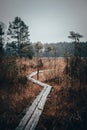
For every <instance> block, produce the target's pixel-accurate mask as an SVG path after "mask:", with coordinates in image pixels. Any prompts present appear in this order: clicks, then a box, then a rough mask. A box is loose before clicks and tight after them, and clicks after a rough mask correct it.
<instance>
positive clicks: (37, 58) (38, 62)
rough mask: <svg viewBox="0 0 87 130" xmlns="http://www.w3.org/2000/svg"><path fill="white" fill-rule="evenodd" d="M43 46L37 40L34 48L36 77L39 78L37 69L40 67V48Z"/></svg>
mask: <svg viewBox="0 0 87 130" xmlns="http://www.w3.org/2000/svg"><path fill="white" fill-rule="evenodd" d="M42 48H43V46H42V43H41V42H39V41H38V42H37V43H35V50H36V62H37V63H36V64H37V79H39V69H40V67H41V62H42V61H41V59H40V55H39V54H40V50H41V49H42Z"/></svg>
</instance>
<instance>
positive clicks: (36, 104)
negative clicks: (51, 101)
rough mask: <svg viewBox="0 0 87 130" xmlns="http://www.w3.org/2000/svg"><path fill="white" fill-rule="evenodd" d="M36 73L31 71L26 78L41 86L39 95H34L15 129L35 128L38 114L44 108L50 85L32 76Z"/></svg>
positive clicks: (31, 129)
mask: <svg viewBox="0 0 87 130" xmlns="http://www.w3.org/2000/svg"><path fill="white" fill-rule="evenodd" d="M45 71H49V70H45ZM42 72H44V71H40V73H42ZM36 74H37V72H32V73H31V74H30V75H28V76H27V78H28V80H30V81H32V82H33V83H35V84H38V85H40V86H42V87H43V89H42V91H41V92H40V93H39V95H38V96H37V97H36V99H35V100H34V101H33V103H32V105H31V106H30V107H29V109H28V111H27V112H26V114H25V116H24V117H23V118H22V120H21V121H20V123H19V125H18V127H17V128H16V130H35V127H36V125H37V123H38V121H39V118H40V115H41V114H42V111H43V109H44V105H45V103H46V100H47V96H48V95H49V93H50V91H51V89H52V86H50V85H48V84H45V83H42V82H40V81H38V80H36V79H34V78H32V77H33V76H34V75H36Z"/></svg>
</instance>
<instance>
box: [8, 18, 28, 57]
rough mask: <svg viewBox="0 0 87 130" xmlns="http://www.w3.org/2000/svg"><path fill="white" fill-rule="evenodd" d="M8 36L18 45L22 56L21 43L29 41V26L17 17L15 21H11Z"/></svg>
mask: <svg viewBox="0 0 87 130" xmlns="http://www.w3.org/2000/svg"><path fill="white" fill-rule="evenodd" d="M7 34H8V37H9V36H10V41H11V42H12V41H14V42H15V43H16V45H17V50H18V55H19V56H21V44H25V43H27V42H29V36H30V35H29V31H28V26H27V25H26V24H25V23H24V21H22V20H21V18H20V17H15V18H14V21H13V22H9V28H8V32H7Z"/></svg>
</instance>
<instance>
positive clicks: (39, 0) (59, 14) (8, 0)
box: [0, 0, 87, 43]
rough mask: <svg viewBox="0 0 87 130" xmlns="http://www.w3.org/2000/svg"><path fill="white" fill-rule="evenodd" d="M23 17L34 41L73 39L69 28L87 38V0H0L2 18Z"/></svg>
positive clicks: (85, 39)
mask: <svg viewBox="0 0 87 130" xmlns="http://www.w3.org/2000/svg"><path fill="white" fill-rule="evenodd" d="M16 16H19V17H21V19H23V20H24V22H25V23H26V24H27V25H28V26H29V30H30V39H31V41H32V42H36V41H42V42H45V43H46V42H59V41H70V40H69V39H68V38H67V36H68V35H69V31H75V32H79V33H80V34H82V35H84V38H83V39H82V40H84V41H87V29H86V28H87V0H0V21H3V22H4V23H5V24H6V25H8V22H9V21H13V20H14V17H16Z"/></svg>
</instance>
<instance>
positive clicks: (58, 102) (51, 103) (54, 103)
mask: <svg viewBox="0 0 87 130" xmlns="http://www.w3.org/2000/svg"><path fill="white" fill-rule="evenodd" d="M46 82H47V83H48V84H50V85H52V86H53V89H52V91H51V93H50V95H49V96H48V100H47V102H46V104H45V108H44V111H43V113H42V115H41V118H40V121H39V123H38V125H37V127H36V129H35V130H87V98H86V97H87V85H84V86H83V87H82V88H79V87H78V86H79V83H78V81H74V83H73V85H74V86H73V88H67V87H64V84H63V82H62V84H61V83H60V84H59V80H57V79H53V80H48V81H46Z"/></svg>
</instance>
